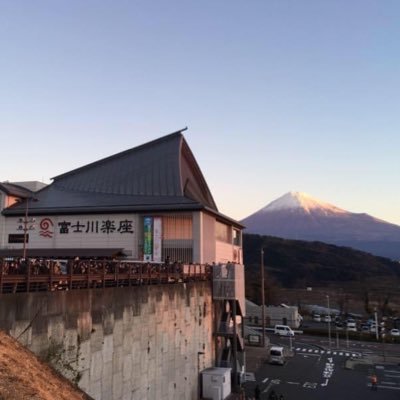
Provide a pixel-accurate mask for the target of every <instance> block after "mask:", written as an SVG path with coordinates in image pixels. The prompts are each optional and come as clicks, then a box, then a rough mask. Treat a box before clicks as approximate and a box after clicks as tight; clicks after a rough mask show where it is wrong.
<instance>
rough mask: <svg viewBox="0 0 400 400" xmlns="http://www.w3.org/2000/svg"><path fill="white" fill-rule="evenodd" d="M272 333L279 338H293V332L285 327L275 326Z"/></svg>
mask: <svg viewBox="0 0 400 400" xmlns="http://www.w3.org/2000/svg"><path fill="white" fill-rule="evenodd" d="M274 333H275V335H280V336H294V332H293V331H292V329H291V328H290V326H287V325H275V328H274Z"/></svg>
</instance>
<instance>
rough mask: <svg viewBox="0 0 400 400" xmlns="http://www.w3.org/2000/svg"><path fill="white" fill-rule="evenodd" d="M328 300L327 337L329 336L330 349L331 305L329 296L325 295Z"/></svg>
mask: <svg viewBox="0 0 400 400" xmlns="http://www.w3.org/2000/svg"><path fill="white" fill-rule="evenodd" d="M326 299H327V301H328V337H329V350H330V349H331V307H330V305H329V296H328V295H327V296H326Z"/></svg>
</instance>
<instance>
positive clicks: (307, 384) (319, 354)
mask: <svg viewBox="0 0 400 400" xmlns="http://www.w3.org/2000/svg"><path fill="white" fill-rule="evenodd" d="M270 339H271V344H274V345H283V346H285V345H286V346H289V340H288V338H277V337H275V336H274V335H270ZM332 345H333V344H332ZM341 345H343V346H342V347H341V348H336V347H335V346H332V348H331V349H330V348H329V343H328V341H327V340H326V338H324V337H322V338H316V337H309V336H307V335H305V336H303V335H299V337H297V336H296V338H295V340H294V341H293V343H292V346H293V349H292V350H293V351H292V356H291V357H289V358H288V359H287V361H286V362H285V364H284V365H283V366H281V365H272V364H270V363H269V362H268V351H267V349H260V348H256V347H250V348H247V349H246V354H247V366H246V370H247V381H246V383H245V384H244V388H245V391H246V396H247V397H248V398H251V396H254V388H255V386H256V385H257V384H258V385H259V387H260V389H261V399H268V398H269V395H270V393H271V392H272V391H275V393H277V394H278V395H282V396H283V398H284V399H285V400H287V399H296V400H302V399H304V400H306V399H307V400H309V399H311V400H312V399H316V400H317V399H318V400H320V399H324V400H337V399H340V398H343V399H366V400H368V399H372V398H377V397H378V398H379V399H388V400H391V399H399V398H400V345H396V344H392V345H390V346H392V347H390V349H388V350H389V352H390V353H391V354H395V355H399V356H397V357H393V356H389V355H386V356H385V357H383V353H382V347H381V345H380V343H369V342H349V343H348V344H347V345H348V346H347V345H346V343H344V342H343V343H342V344H341ZM373 373H374V374H376V375H377V377H378V391H377V392H375V391H372V390H371V383H370V377H371V375H372V374H373ZM378 393H379V394H378Z"/></svg>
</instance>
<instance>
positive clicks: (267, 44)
mask: <svg viewBox="0 0 400 400" xmlns="http://www.w3.org/2000/svg"><path fill="white" fill-rule="evenodd" d="M399 21H400V1H398V0H375V1H371V0H351V1H349V0H335V1H329V0H302V1H297V0H292V1H285V0H251V1H235V0H221V1H218V0H212V1H208V0H206V1H198V0H196V1H194V0H193V1H189V0H186V1H174V0H168V1H165V0H163V1H151V0H146V1H144V0H143V1H134V0H129V1H128V0H127V1H118V0H113V1H101V0H96V1H90V0H89V1H82V0H79V1H73V0H68V1H66V0H65V1H54V0H49V1H40V0H35V1H31V0H27V1H18V0H13V1H4V0H0V51H1V53H0V76H1V78H0V93H1V96H0V135H1V136H0V137H1V144H2V146H1V148H2V151H1V164H0V166H1V169H0V181H4V180H9V181H21V180H42V181H44V182H47V183H48V182H50V178H51V177H54V176H57V175H58V174H61V173H63V172H67V171H69V170H71V169H74V168H77V167H80V166H82V165H85V164H87V163H89V162H92V161H95V160H98V159H100V158H103V157H106V156H109V155H112V154H114V153H117V152H119V151H123V150H126V149H129V148H132V147H135V146H137V145H140V144H143V143H145V142H147V141H150V140H153V139H155V138H158V137H160V136H163V135H164V134H168V133H170V132H173V131H175V130H178V129H180V128H183V127H185V126H188V127H189V130H188V131H186V132H185V133H184V134H185V137H186V140H187V141H188V143H189V146H190V147H191V149H192V151H193V153H194V155H195V157H196V159H197V161H198V163H199V165H200V168H201V169H202V171H203V173H204V175H205V178H206V180H207V182H208V184H209V186H210V189H211V191H212V193H213V195H214V199H215V201H216V202H217V205H218V207H219V210H220V211H221V212H223V213H225V214H227V215H229V216H231V217H233V218H236V219H242V218H244V217H246V216H248V215H249V214H251V213H253V212H255V211H257V210H258V209H260V208H262V207H263V206H265V205H266V204H267V203H269V202H270V201H272V200H274V199H275V198H277V197H279V196H281V195H283V194H284V193H286V192H288V191H291V190H296V191H302V192H306V193H308V194H310V195H312V196H314V197H317V198H319V199H322V200H324V201H327V202H330V203H333V204H335V205H337V206H338V207H341V208H345V209H347V210H349V211H353V212H367V213H369V214H371V215H374V216H376V217H378V218H382V219H385V220H387V221H390V222H393V223H397V224H400V184H399V181H400V122H399V111H400V23H399Z"/></svg>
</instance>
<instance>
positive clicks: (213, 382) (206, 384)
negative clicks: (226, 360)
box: [201, 367, 232, 400]
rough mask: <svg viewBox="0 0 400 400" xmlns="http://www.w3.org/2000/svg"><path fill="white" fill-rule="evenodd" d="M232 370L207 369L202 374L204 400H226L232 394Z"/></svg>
mask: <svg viewBox="0 0 400 400" xmlns="http://www.w3.org/2000/svg"><path fill="white" fill-rule="evenodd" d="M231 370H232V368H219V367H214V368H207V369H205V370H203V371H202V372H201V375H202V389H203V396H202V398H203V399H207V400H224V399H226V398H227V397H228V396H229V395H230V394H231Z"/></svg>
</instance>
